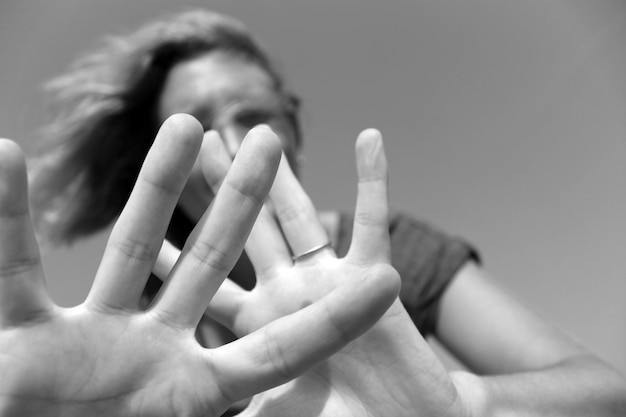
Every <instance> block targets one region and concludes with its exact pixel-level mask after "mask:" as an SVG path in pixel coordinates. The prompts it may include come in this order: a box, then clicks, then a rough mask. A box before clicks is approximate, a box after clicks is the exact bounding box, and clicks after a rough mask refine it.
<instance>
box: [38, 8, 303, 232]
mask: <svg viewBox="0 0 626 417" xmlns="http://www.w3.org/2000/svg"><path fill="white" fill-rule="evenodd" d="M213 50H224V51H228V52H231V53H235V54H238V55H240V56H242V57H244V58H246V59H248V60H250V62H252V63H254V64H256V65H259V66H260V67H261V68H263V69H264V70H265V71H267V73H268V75H269V76H270V77H271V79H272V80H273V82H274V87H275V89H276V91H277V92H278V93H279V94H281V95H283V97H284V98H286V100H285V102H290V103H291V106H287V108H286V109H285V111H286V114H287V117H288V118H289V119H290V121H291V122H292V124H293V127H294V131H295V133H296V140H297V141H298V142H299V141H300V129H299V123H298V118H297V108H298V100H297V98H295V96H293V95H292V94H290V93H288V92H286V91H284V89H283V81H282V77H281V76H280V75H279V74H278V72H277V71H276V69H275V68H274V65H273V64H272V62H270V59H269V57H268V55H267V54H266V53H265V51H264V50H263V49H262V47H261V46H260V45H259V43H258V42H257V41H256V40H255V39H254V38H253V37H252V36H251V34H250V33H249V31H248V29H247V28H246V26H245V25H244V24H243V23H241V22H240V21H238V20H236V19H234V18H231V17H228V16H224V15H221V14H217V13H214V12H211V11H206V10H192V11H186V12H183V13H180V14H176V15H172V16H168V17H166V18H163V19H160V20H157V21H154V22H151V23H149V24H147V25H145V26H143V27H142V28H140V29H139V30H137V31H135V32H133V33H130V34H128V35H124V36H116V37H110V38H108V39H106V40H105V41H104V44H103V45H101V46H100V48H99V49H97V50H95V51H93V52H91V53H89V54H87V55H85V56H83V57H82V58H80V59H78V60H77V61H76V62H74V64H73V65H72V66H71V67H70V69H69V71H68V72H67V73H66V74H64V75H61V76H59V77H57V78H55V79H53V80H52V81H50V82H49V83H48V84H47V85H46V89H47V91H48V92H49V93H50V94H51V99H52V100H51V104H52V109H53V110H54V111H55V114H54V117H53V118H52V121H51V122H50V123H49V124H48V125H47V126H44V128H43V129H42V131H41V137H40V141H39V144H38V145H39V146H38V148H37V152H36V154H35V155H34V157H33V158H32V160H31V161H29V164H30V168H31V205H32V207H33V218H34V221H35V227H36V230H37V232H38V234H39V236H40V239H41V240H42V242H43V243H48V244H50V243H54V244H58V243H70V242H72V241H73V240H74V239H76V238H78V237H81V236H86V235H89V234H91V233H94V232H96V231H98V230H101V229H102V228H104V227H106V226H108V225H109V224H110V223H111V222H112V221H113V220H114V219H115V218H116V217H117V216H118V215H119V213H120V211H121V210H122V208H123V207H124V204H125V203H126V201H127V199H128V196H129V195H130V191H131V189H132V187H133V185H134V182H135V180H136V178H137V175H138V173H139V169H140V167H141V164H142V162H143V160H144V158H145V156H146V154H147V152H148V149H149V147H150V146H151V144H152V141H153V140H154V137H155V135H156V132H157V130H158V128H159V126H158V123H157V118H156V109H155V105H156V103H157V101H158V99H159V96H160V93H161V90H162V87H163V84H164V82H165V79H166V77H167V74H168V72H169V71H170V69H171V68H172V67H173V66H174V65H175V64H176V63H177V62H180V61H182V60H185V59H189V58H192V57H193V56H195V55H198V54H202V53H207V52H210V51H213ZM190 227H191V225H190V224H189V221H188V220H187V219H185V218H184V216H183V215H182V214H181V213H180V210H177V213H176V214H175V216H174V218H173V219H172V223H171V224H170V232H169V233H170V234H171V231H172V230H175V231H178V229H180V230H179V233H177V234H178V235H180V236H179V238H178V239H175V240H181V239H183V238H184V237H185V236H186V234H187V232H188V229H189V228H190Z"/></svg>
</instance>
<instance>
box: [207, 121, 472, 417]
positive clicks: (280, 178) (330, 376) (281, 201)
mask: <svg viewBox="0 0 626 417" xmlns="http://www.w3.org/2000/svg"><path fill="white" fill-rule="evenodd" d="M214 140H217V139H214ZM216 147H217V145H216ZM356 155H357V168H358V174H359V189H358V198H357V204H356V209H355V224H354V233H353V238H352V243H351V247H350V250H349V252H348V254H347V255H346V256H345V257H344V258H337V257H336V255H335V253H334V252H333V250H332V249H331V248H329V247H326V248H324V249H321V250H319V251H316V252H315V253H313V254H311V255H307V256H305V257H303V258H296V259H295V261H294V260H292V257H291V254H292V253H295V254H298V253H302V252H306V251H307V249H309V248H315V247H319V246H321V245H323V244H324V243H326V242H328V237H327V235H326V232H325V230H324V228H323V227H322V225H321V224H320V222H319V220H318V218H317V215H316V211H315V208H314V206H313V204H312V203H311V201H310V199H309V198H308V196H307V195H306V193H305V192H304V191H303V189H302V187H301V186H300V184H299V182H298V180H297V179H296V178H295V176H294V175H293V173H292V172H291V170H290V169H289V167H288V164H286V163H284V162H283V163H281V165H280V167H279V169H278V174H277V176H276V179H275V182H274V185H273V187H272V189H271V191H270V203H269V204H270V207H271V208H264V209H263V210H262V211H261V213H260V215H259V218H258V219H257V223H256V224H255V226H254V228H253V230H252V232H251V234H250V237H249V240H248V242H247V243H246V252H247V254H248V256H249V257H250V259H251V261H252V263H253V265H254V268H255V272H256V275H257V284H256V286H255V287H254V288H253V289H252V290H250V291H244V290H243V289H241V288H240V287H238V286H237V285H236V284H234V283H232V282H229V281H226V283H225V284H227V285H225V286H223V287H222V288H221V289H220V291H219V292H218V294H217V295H216V297H215V298H214V300H213V302H212V304H211V305H210V306H209V309H208V313H209V314H210V315H211V316H212V317H213V318H215V319H217V320H218V321H220V322H221V323H222V324H224V325H226V326H227V327H229V328H231V329H232V330H233V331H234V332H235V333H236V334H238V335H240V336H243V335H245V334H248V333H249V332H251V331H254V330H255V329H257V328H259V327H261V326H263V325H264V324H265V323H267V322H269V321H271V320H274V319H276V318H277V317H279V316H281V315H286V314H290V313H291V312H293V311H297V310H298V309H299V308H301V307H302V305H303V304H306V303H311V302H314V301H315V300H317V299H320V298H321V297H323V296H325V295H326V294H328V293H329V292H331V291H333V290H335V289H336V288H341V287H342V286H345V285H346V284H347V283H349V282H352V283H353V284H355V287H359V286H363V285H367V282H368V279H367V278H368V277H369V276H379V275H383V276H386V277H387V278H386V279H387V280H389V282H394V281H397V280H398V276H397V272H395V270H394V269H393V268H392V267H391V266H390V244H389V235H388V223H387V222H388V203H387V165H386V159H385V154H384V149H383V145H382V138H381V136H380V133H379V132H377V131H375V130H367V131H364V132H363V133H362V134H361V135H360V136H359V138H358V140H357V144H356ZM211 158H212V161H211V163H207V164H204V165H203V166H205V167H207V170H205V177H206V179H207V181H208V182H209V184H210V185H212V186H213V187H214V188H215V189H217V188H219V185H220V180H221V178H223V176H224V173H225V172H226V171H227V168H228V166H229V159H228V156H227V154H226V152H225V151H222V152H220V153H217V152H215V153H213V154H212V155H211ZM351 302H353V298H346V299H345V303H351ZM457 398H458V395H457V392H456V387H455V385H454V383H453V381H452V379H451V378H450V376H449V375H448V373H447V372H446V370H445V369H444V368H443V366H442V365H441V364H440V362H439V361H438V360H437V358H436V357H435V356H434V354H433V353H432V351H431V349H430V347H429V346H428V344H427V343H426V341H425V340H424V339H423V337H422V336H421V335H420V334H419V332H418V331H417V329H416V328H415V326H414V324H413V322H412V321H411V319H410V318H409V315H408V314H407V312H406V311H405V309H404V308H403V306H402V305H401V303H400V301H399V300H398V299H397V298H396V300H395V301H394V304H393V305H392V307H391V308H390V309H389V310H388V311H387V312H386V313H385V314H384V316H383V317H382V319H381V320H380V321H379V322H377V323H376V324H375V325H374V327H373V328H372V329H370V330H369V331H368V332H367V333H365V334H364V335H363V336H361V337H359V338H358V339H357V340H355V341H353V342H351V343H350V344H348V345H347V346H346V347H345V348H343V349H342V350H341V351H339V352H338V353H337V354H335V355H333V356H332V357H331V358H329V359H328V360H326V361H324V362H323V363H322V364H320V365H318V366H316V367H315V368H313V369H312V370H311V371H309V372H307V373H306V374H305V375H303V376H301V377H299V378H298V379H295V380H293V381H291V382H289V383H287V384H284V385H282V386H280V387H277V388H275V389H273V390H270V391H268V392H264V393H261V394H259V395H257V396H255V397H254V398H253V399H252V402H251V404H250V406H249V407H248V408H247V409H246V410H245V411H243V413H242V414H240V416H242V417H243V416H245V417H249V416H291V415H310V416H382V415H393V416H416V415H431V414H429V413H432V412H433V411H436V412H437V415H460V414H458V413H459V412H460V411H461V409H462V405H461V404H460V402H459V401H457ZM420 410H421V411H420Z"/></svg>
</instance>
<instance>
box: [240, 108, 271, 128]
mask: <svg viewBox="0 0 626 417" xmlns="http://www.w3.org/2000/svg"><path fill="white" fill-rule="evenodd" d="M274 118H276V114H275V113H274V112H271V111H267V110H262V109H249V110H243V111H241V112H240V113H238V114H237V116H236V117H235V121H236V123H237V124H238V125H240V126H242V127H246V128H248V129H251V128H253V127H254V126H256V125H258V124H261V123H267V124H269V123H270V122H271V121H272V120H273V119H274Z"/></svg>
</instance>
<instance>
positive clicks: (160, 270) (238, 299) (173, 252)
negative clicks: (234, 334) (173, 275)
mask: <svg viewBox="0 0 626 417" xmlns="http://www.w3.org/2000/svg"><path fill="white" fill-rule="evenodd" d="M179 257H180V250H178V249H177V248H176V247H175V246H174V245H172V244H171V243H170V242H169V241H168V240H165V241H163V246H161V250H160V251H159V255H158V256H157V260H156V262H155V263H154V268H153V269H152V272H153V273H154V274H155V275H156V276H157V277H159V278H160V279H161V281H163V282H168V281H169V280H170V278H169V274H170V272H171V271H172V269H174V265H175V264H176V262H177V261H178V258H179ZM246 294H247V291H246V290H244V289H243V288H241V287H240V286H239V285H237V284H236V283H234V282H233V281H231V280H230V279H228V278H226V280H225V281H224V282H223V283H222V285H221V286H220V288H219V289H218V290H217V292H216V293H215V296H214V297H213V299H212V300H211V303H210V304H209V307H208V308H207V309H206V311H205V313H206V314H207V315H209V316H210V317H211V318H213V319H215V320H216V321H218V322H219V323H220V324H222V325H224V326H226V327H227V328H228V329H231V330H233V326H234V321H235V319H236V317H237V314H238V313H239V310H240V309H241V305H242V303H243V302H244V297H245V296H246Z"/></svg>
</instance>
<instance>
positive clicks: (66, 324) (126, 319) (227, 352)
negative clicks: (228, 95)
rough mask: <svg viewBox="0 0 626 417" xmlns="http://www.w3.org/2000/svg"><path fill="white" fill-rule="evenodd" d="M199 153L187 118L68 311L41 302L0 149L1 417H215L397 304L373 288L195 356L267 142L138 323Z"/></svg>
mask: <svg viewBox="0 0 626 417" xmlns="http://www.w3.org/2000/svg"><path fill="white" fill-rule="evenodd" d="M201 142H202V129H201V127H200V124H199V123H198V122H197V121H195V120H194V119H193V118H191V117H190V116H185V115H175V116H172V117H171V118H170V119H168V120H167V121H166V122H165V123H164V125H163V126H162V128H161V130H160V131H159V133H158V135H157V137H156V140H155V143H154V145H153V147H152V149H151V150H150V152H149V154H148V156H147V158H146V161H145V163H144V166H143V168H142V170H141V173H140V174H139V177H138V180H137V183H136V185H135V188H134V190H133V192H132V194H131V196H130V198H129V201H128V203H127V205H126V207H125V209H124V211H123V212H122V214H121V215H120V217H119V219H118V221H117V222H116V225H115V227H114V229H113V231H112V233H111V237H110V239H109V241H108V244H107V247H106V250H105V253H104V256H103V258H102V262H101V265H100V267H99V269H98V272H97V275H96V279H95V282H94V285H93V287H92V289H91V291H90V293H89V296H88V297H87V299H86V301H85V302H84V303H82V304H81V305H79V306H77V307H73V308H68V309H66V308H61V307H58V306H56V305H55V304H54V303H53V302H52V301H51V300H50V298H49V296H48V294H47V290H46V288H45V279H44V274H43V269H42V265H41V262H40V257H39V251H38V246H37V243H36V240H35V236H34V233H33V230H32V226H31V222H30V216H29V210H28V197H27V180H26V170H25V163H24V159H23V156H22V155H21V151H20V150H19V148H18V147H17V146H16V145H15V144H14V143H13V142H11V141H8V140H2V141H0V185H1V187H0V415H3V416H84V415H88V416H114V415H115V416H118V415H119V416H125V415H132V416H168V417H169V416H172V415H176V416H203V417H204V416H218V415H220V414H221V413H222V412H223V411H224V410H225V409H226V408H227V407H228V406H229V405H230V404H231V403H233V402H235V401H237V400H239V399H241V398H246V397H249V396H251V395H253V394H255V393H257V392H259V391H262V390H265V389H268V388H271V387H273V386H276V385H278V384H281V383H283V382H286V381H288V380H289V379H291V378H293V377H295V376H297V375H299V374H301V373H302V372H304V371H305V370H306V369H308V368H310V367H311V366H312V365H314V364H315V363H316V362H319V361H320V360H321V359H323V358H324V357H326V356H328V355H330V354H331V353H333V352H334V351H336V350H337V349H339V348H340V347H342V346H343V345H345V344H346V343H347V342H348V341H349V340H350V339H352V338H355V337H356V336H358V335H359V334H361V333H362V332H363V331H365V330H366V329H367V328H369V326H370V325H371V324H372V323H373V322H375V321H376V320H377V319H378V318H379V317H380V315H382V314H383V312H384V311H385V310H386V309H387V307H388V306H389V304H390V303H391V301H392V297H389V296H388V294H391V295H392V296H393V291H387V292H386V293H385V292H383V293H382V295H381V294H377V293H376V291H377V290H378V289H379V288H380V287H381V284H382V286H383V287H384V282H385V281H384V280H382V279H380V277H379V279H378V280H376V279H373V280H371V282H373V283H374V284H373V285H370V286H369V287H367V288H365V287H364V288H358V289H357V292H356V293H350V292H348V291H343V292H342V291H341V290H339V291H335V292H334V293H331V294H329V296H328V297H326V298H324V299H322V300H321V301H320V302H317V303H314V304H311V305H310V306H308V307H307V308H304V309H301V310H300V309H299V310H300V311H298V312H296V313H295V314H293V315H290V316H286V317H284V318H282V319H280V320H278V321H274V322H272V323H270V324H269V325H268V326H265V327H262V328H259V330H258V331H257V332H254V333H252V334H250V335H249V336H247V337H244V338H242V339H239V340H238V341H236V342H233V343H231V344H229V345H226V346H222V347H220V348H217V349H211V350H209V349H204V348H202V347H201V346H200V345H199V344H198V343H197V341H196V339H195V337H194V331H195V328H196V326H197V324H198V322H199V320H200V318H201V316H202V314H203V312H204V311H205V310H206V308H207V306H208V304H209V302H210V300H211V298H212V297H213V295H214V293H215V292H216V291H217V289H218V288H219V286H220V284H221V282H222V281H223V280H224V278H225V276H226V274H227V272H228V271H229V270H230V269H231V268H232V266H233V265H234V263H235V261H236V260H237V259H238V257H239V255H240V253H241V250H242V248H243V245H244V243H245V241H246V239H247V236H248V233H249V231H250V228H251V227H252V225H253V223H254V220H255V217H256V215H257V213H258V211H259V209H260V208H261V205H262V202H263V201H264V199H265V196H266V193H267V192H268V190H269V188H270V186H271V184H272V181H273V179H274V174H275V171H276V169H277V166H278V162H279V159H280V142H279V141H278V140H277V138H276V137H275V136H273V135H271V134H268V132H267V131H265V129H263V128H260V129H254V130H252V131H251V132H250V133H249V135H248V137H247V138H246V140H244V143H243V145H242V148H241V150H240V151H239V153H238V155H237V158H235V160H234V162H233V164H232V168H231V169H230V170H229V172H228V174H227V175H226V178H225V179H224V183H223V186H222V187H221V189H220V191H219V193H218V195H217V196H216V198H215V200H214V204H213V205H212V207H211V210H210V212H209V213H207V214H206V215H205V216H204V217H203V218H202V220H201V222H200V223H199V225H198V227H197V228H196V229H195V230H194V233H193V234H192V236H191V237H190V239H189V240H188V242H187V244H186V246H185V248H184V249H183V252H182V254H181V256H180V258H179V261H178V263H177V265H176V267H175V268H174V270H173V271H172V272H171V274H170V276H169V282H168V285H166V286H165V288H164V289H162V291H161V293H160V294H159V297H158V299H157V300H156V301H155V302H154V303H153V305H152V306H151V307H150V308H149V309H148V310H147V311H139V310H138V309H137V306H138V304H139V298H140V296H141V292H142V290H143V288H144V286H145V283H146V280H147V279H148V275H149V272H150V271H151V269H152V268H153V264H154V261H155V259H156V256H157V253H158V252H159V248H160V247H161V243H162V239H163V236H164V235H165V230H166V227H167V224H168V221H169V218H170V215H171V213H172V211H173V209H174V206H175V205H176V202H177V200H178V196H179V194H180V192H181V189H182V187H183V186H184V184H185V181H186V179H187V176H188V174H189V171H190V169H191V166H192V165H193V162H194V160H195V158H196V155H197V152H198V150H199V148H200V146H201ZM68 267H70V268H71V265H70V266H68ZM346 299H347V300H349V302H350V303H352V304H353V305H351V306H350V308H345V307H344V305H343V302H344V300H346ZM268 323H269V321H268Z"/></svg>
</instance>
